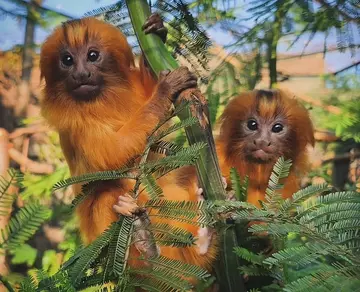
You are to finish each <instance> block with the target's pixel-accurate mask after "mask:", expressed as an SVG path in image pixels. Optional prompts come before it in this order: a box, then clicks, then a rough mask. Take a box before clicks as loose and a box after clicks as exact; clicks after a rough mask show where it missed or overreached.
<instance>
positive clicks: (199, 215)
mask: <svg viewBox="0 0 360 292" xmlns="http://www.w3.org/2000/svg"><path fill="white" fill-rule="evenodd" d="M145 207H146V208H151V209H153V210H156V212H154V213H153V212H150V214H149V216H159V217H163V218H169V219H174V220H176V221H179V222H187V223H190V224H194V225H208V224H210V223H211V222H212V221H211V220H212V218H211V214H209V212H208V211H207V209H206V206H205V204H204V202H203V201H201V202H190V201H170V200H161V199H159V200H149V201H148V202H147V203H146V204H145ZM195 218H196V220H195Z"/></svg>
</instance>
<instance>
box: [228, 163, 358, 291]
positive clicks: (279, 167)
mask: <svg viewBox="0 0 360 292" xmlns="http://www.w3.org/2000/svg"><path fill="white" fill-rule="evenodd" d="M290 165H291V164H290V161H285V160H284V159H282V158H280V159H279V160H278V161H277V163H276V164H275V166H274V170H273V173H272V175H271V177H270V181H269V186H268V189H267V191H266V202H264V203H263V207H262V208H261V209H258V208H247V209H246V208H244V207H243V208H242V209H238V210H236V211H234V212H233V213H232V216H233V218H234V219H235V220H245V221H247V220H256V221H261V222H264V223H266V224H255V225H252V226H251V227H250V228H249V231H250V232H255V233H258V232H267V233H268V234H269V235H270V236H271V238H273V241H274V244H275V247H276V248H277V249H278V250H277V251H276V252H275V253H273V254H272V255H271V256H268V257H266V256H265V255H263V254H255V253H252V252H250V251H249V250H247V249H245V248H240V247H239V248H236V249H235V253H236V254H237V255H238V256H239V257H241V258H242V259H244V260H246V261H247V262H248V263H249V264H248V265H247V266H243V267H241V271H242V273H244V274H247V275H250V276H260V275H268V276H271V277H273V278H274V280H276V284H272V285H271V286H267V287H263V288H264V291H265V290H266V289H269V290H271V289H275V291H280V290H281V291H355V290H354V289H355V288H356V289H357V288H358V287H359V284H360V280H359V279H360V260H359V252H360V239H359V234H360V195H359V194H358V193H356V192H333V191H332V190H331V188H330V187H329V186H328V185H326V184H322V185H313V186H308V187H306V188H304V189H301V190H299V191H297V192H296V193H295V194H294V195H293V196H292V198H290V199H286V200H283V199H281V196H280V194H281V187H282V186H281V184H280V183H279V182H280V181H281V179H282V178H284V177H286V176H287V174H288V170H289V167H290ZM236 203H237V202H235V204H236ZM239 207H241V206H239ZM245 207H246V206H245ZM344 285H345V286H346V288H344V287H345V286H344ZM266 291H267V290H266ZM272 291H274V290H272Z"/></svg>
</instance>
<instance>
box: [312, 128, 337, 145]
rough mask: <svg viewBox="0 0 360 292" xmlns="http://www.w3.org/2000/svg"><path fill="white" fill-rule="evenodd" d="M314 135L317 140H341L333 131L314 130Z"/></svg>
mask: <svg viewBox="0 0 360 292" xmlns="http://www.w3.org/2000/svg"><path fill="white" fill-rule="evenodd" d="M314 137H315V141H317V142H326V143H331V142H337V141H340V140H341V138H340V137H337V136H336V135H335V134H334V133H332V132H330V131H326V130H315V133H314Z"/></svg>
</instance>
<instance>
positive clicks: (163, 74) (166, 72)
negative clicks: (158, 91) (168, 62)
mask: <svg viewBox="0 0 360 292" xmlns="http://www.w3.org/2000/svg"><path fill="white" fill-rule="evenodd" d="M170 73H171V71H170V70H163V71H161V72H160V74H159V80H161V79H163V78H165V77H166V76H168V75H169V74H170Z"/></svg>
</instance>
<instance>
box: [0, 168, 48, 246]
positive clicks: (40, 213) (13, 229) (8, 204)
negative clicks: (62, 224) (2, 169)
mask: <svg viewBox="0 0 360 292" xmlns="http://www.w3.org/2000/svg"><path fill="white" fill-rule="evenodd" d="M22 180H23V175H22V174H21V173H20V172H18V171H16V170H14V169H9V170H8V175H7V177H2V176H0V210H1V213H0V216H8V215H9V214H10V211H11V208H12V203H13V202H14V199H15V198H16V193H15V192H14V191H12V190H11V187H12V186H21V182H22ZM50 214H51V212H50V210H49V209H48V208H47V207H45V206H43V205H41V204H39V203H37V202H33V203H28V204H27V205H26V206H25V207H22V208H20V209H19V210H18V211H17V212H16V213H15V214H14V215H13V216H12V217H11V219H10V221H9V223H8V224H7V225H6V227H5V228H4V229H2V230H0V233H1V234H0V252H4V251H9V250H11V249H15V248H18V247H19V246H21V245H22V244H24V243H25V242H26V241H27V240H29V239H30V238H31V237H32V236H33V235H34V234H35V232H36V231H37V230H38V229H39V227H40V226H41V224H42V223H43V222H44V221H45V220H47V219H48V218H49V217H50Z"/></svg>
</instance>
